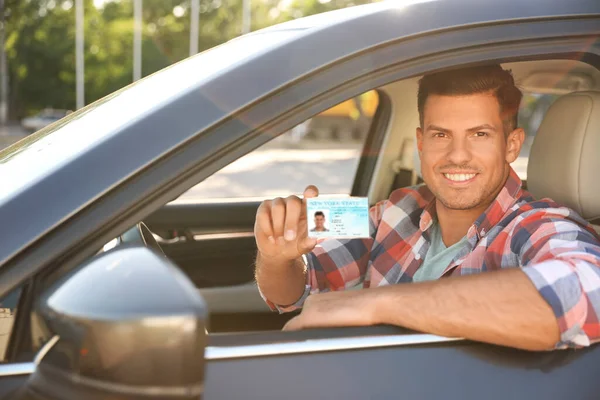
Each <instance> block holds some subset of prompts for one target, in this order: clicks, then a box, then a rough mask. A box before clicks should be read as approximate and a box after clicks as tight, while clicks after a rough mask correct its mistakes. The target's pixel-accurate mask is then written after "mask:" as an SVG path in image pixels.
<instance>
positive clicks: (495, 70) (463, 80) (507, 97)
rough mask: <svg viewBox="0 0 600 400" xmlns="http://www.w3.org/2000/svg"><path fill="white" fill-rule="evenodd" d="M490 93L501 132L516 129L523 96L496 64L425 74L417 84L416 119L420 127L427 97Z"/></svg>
mask: <svg viewBox="0 0 600 400" xmlns="http://www.w3.org/2000/svg"><path fill="white" fill-rule="evenodd" d="M479 93H490V94H492V95H494V96H495V97H496V99H498V103H499V104H500V115H501V117H502V122H503V124H504V132H505V134H507V135H508V133H510V132H512V131H513V130H514V129H515V128H516V127H517V119H518V115H519V105H520V104H521V98H522V97H523V94H522V93H521V91H520V90H519V88H518V87H517V86H516V85H515V80H514V79H513V76H512V73H511V72H510V71H507V70H504V69H502V67H501V66H500V65H499V64H495V65H486V66H480V67H469V68H461V69H455V70H451V71H442V72H436V73H433V74H429V75H425V76H424V77H423V78H421V80H420V81H419V94H418V96H417V101H418V109H419V120H420V123H421V127H423V121H424V115H423V114H424V111H425V102H426V101H427V98H428V97H429V96H430V95H433V94H437V95H442V96H461V95H470V94H479Z"/></svg>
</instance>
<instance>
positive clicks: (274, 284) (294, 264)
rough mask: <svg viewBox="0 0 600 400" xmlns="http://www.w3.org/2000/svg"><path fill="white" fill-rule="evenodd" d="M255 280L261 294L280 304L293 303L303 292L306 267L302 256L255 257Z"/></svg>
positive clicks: (259, 255)
mask: <svg viewBox="0 0 600 400" xmlns="http://www.w3.org/2000/svg"><path fill="white" fill-rule="evenodd" d="M255 274H256V282H257V284H258V287H259V288H260V290H261V292H262V294H263V295H264V296H265V297H266V298H267V299H269V300H270V301H272V302H273V303H275V304H277V305H281V306H287V305H291V304H294V303H295V302H296V301H298V299H300V297H301V296H302V293H304V287H305V282H306V267H305V265H304V262H303V261H302V258H298V259H296V260H292V261H289V260H281V259H277V258H268V257H263V256H262V255H261V254H260V252H259V253H258V255H257V257H256V271H255Z"/></svg>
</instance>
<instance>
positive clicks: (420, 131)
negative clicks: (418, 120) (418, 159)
mask: <svg viewBox="0 0 600 400" xmlns="http://www.w3.org/2000/svg"><path fill="white" fill-rule="evenodd" d="M417 149H418V150H419V155H421V152H422V151H423V129H421V127H417Z"/></svg>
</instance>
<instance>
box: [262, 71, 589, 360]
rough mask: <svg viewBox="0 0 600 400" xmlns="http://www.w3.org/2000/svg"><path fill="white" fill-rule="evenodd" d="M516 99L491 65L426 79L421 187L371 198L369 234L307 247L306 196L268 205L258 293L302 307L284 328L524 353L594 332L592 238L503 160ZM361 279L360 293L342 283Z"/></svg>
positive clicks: (516, 137)
mask: <svg viewBox="0 0 600 400" xmlns="http://www.w3.org/2000/svg"><path fill="white" fill-rule="evenodd" d="M521 97H522V95H521V92H520V91H519V89H518V88H517V87H516V86H515V83H514V80H513V78H512V75H511V74H510V72H509V71H505V70H503V69H502V68H501V67H500V66H499V65H495V66H485V67H474V68H467V69H462V70H454V71H447V72H439V73H435V74H431V75H428V76H426V77H424V78H423V79H422V80H421V81H420V83H419V93H418V111H419V116H420V127H419V128H417V132H416V135H417V144H418V150H419V156H420V159H421V170H422V175H423V179H424V181H425V184H426V186H419V187H415V188H406V189H400V190H396V191H394V192H393V193H392V194H391V195H390V197H389V199H387V200H385V201H383V202H380V203H378V204H377V205H375V206H374V207H372V209H371V210H370V218H371V238H369V239H365V240H362V239H361V240H356V239H355V240H325V241H323V242H322V243H321V244H320V246H316V244H317V243H316V241H315V239H312V238H309V237H307V228H306V211H305V210H306V208H305V203H304V202H303V200H301V199H299V198H298V197H295V196H290V197H288V198H286V199H285V200H284V199H281V198H277V199H274V200H270V201H265V202H263V204H262V205H261V206H260V208H259V210H258V212H257V216H256V225H255V235H256V241H257V245H258V249H259V253H258V256H257V263H256V279H257V282H258V285H259V288H260V290H261V293H262V295H263V297H265V299H267V302H268V303H269V305H270V306H271V307H272V308H274V309H275V308H277V309H279V310H281V311H289V310H293V309H296V308H298V307H303V310H302V312H301V314H300V315H298V316H297V317H295V318H293V319H292V320H290V322H288V324H287V325H286V328H285V329H290V330H295V329H303V328H311V327H329V326H362V325H373V324H394V325H399V326H404V327H407V328H410V329H414V330H418V331H423V332H429V333H433V334H438V335H442V336H449V337H464V338H468V339H472V340H477V341H482V342H487V343H494V344H499V345H505V346H511V347H517V348H522V349H529V350H548V349H553V348H565V347H578V346H586V345H589V344H590V343H593V342H595V341H598V340H599V339H600V324H599V322H598V321H599V318H600V289H598V288H600V242H599V238H598V236H597V235H596V234H595V233H594V231H593V230H592V229H591V227H590V226H589V225H587V223H586V222H585V221H584V220H583V219H582V218H581V217H579V216H578V215H576V214H575V212H574V211H572V210H569V209H567V208H565V207H562V206H561V205H559V204H556V203H554V202H553V201H551V200H548V199H544V200H539V201H536V200H534V199H533V198H532V197H531V195H530V194H529V193H527V192H526V191H524V190H523V189H522V187H521V181H520V180H519V178H518V177H517V175H516V174H515V172H514V171H513V170H512V169H511V167H510V163H511V162H513V161H514V160H515V159H516V158H517V156H518V155H519V151H520V150H521V146H522V144H523V140H524V132H523V130H522V129H520V128H518V127H517V126H516V122H517V111H518V108H519V104H520V101H521ZM317 195H318V190H317V188H316V187H314V186H309V187H308V188H307V189H306V191H305V192H304V197H305V198H308V197H314V196H317ZM304 258H305V259H306V265H305V262H304ZM483 272H484V273H483ZM441 278H443V279H441ZM360 282H363V287H364V288H369V289H368V290H358V291H356V290H351V291H341V290H342V289H345V288H350V287H353V286H355V285H357V284H358V283H360ZM401 283H412V284H410V285H406V284H401ZM317 293H319V294H317ZM309 294H310V296H309Z"/></svg>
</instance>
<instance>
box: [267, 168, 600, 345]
mask: <svg viewBox="0 0 600 400" xmlns="http://www.w3.org/2000/svg"><path fill="white" fill-rule="evenodd" d="M370 219H371V229H370V232H371V238H369V239H350V240H334V239H329V240H325V241H323V242H322V243H321V244H320V246H317V247H316V248H315V249H314V250H313V252H312V253H310V254H308V255H307V256H306V261H307V266H308V268H307V283H306V288H305V291H304V295H303V296H302V297H301V298H300V300H299V301H298V302H296V303H295V304H294V305H292V306H289V307H278V306H276V305H274V304H273V303H271V302H269V301H268V300H267V303H268V304H269V306H271V308H273V309H279V310H280V311H291V310H294V309H297V308H299V307H301V306H302V304H303V302H304V300H305V299H306V297H307V296H308V295H309V294H312V293H319V292H326V291H330V290H343V289H347V288H351V287H354V286H356V285H358V284H360V283H361V282H362V284H363V287H364V288H369V287H377V286H384V285H390V284H397V283H409V282H412V280H413V276H414V274H415V271H417V269H418V268H419V267H420V266H421V265H422V263H423V260H424V259H425V255H426V254H427V250H428V249H429V246H430V240H429V233H428V229H429V228H430V227H431V225H432V224H433V222H434V219H435V197H434V195H433V194H432V193H431V191H430V190H429V189H428V188H427V187H426V186H417V187H412V188H404V189H399V190H396V191H394V192H393V193H392V194H391V195H390V198H389V199H388V200H385V201H382V202H380V203H378V204H376V205H375V206H373V207H372V208H371V210H370ZM467 239H468V244H466V245H465V247H464V248H462V249H461V250H459V252H458V254H457V255H456V257H455V258H454V260H452V262H451V263H450V265H448V266H447V268H446V269H445V271H444V273H443V275H442V277H445V276H450V275H469V274H477V273H481V272H486V271H494V270H498V269H502V268H514V267H522V268H523V272H525V274H526V275H527V276H528V277H529V279H531V281H532V282H533V284H534V285H535V287H536V288H537V290H538V291H539V293H540V295H541V296H542V297H543V298H544V299H545V300H546V301H547V302H548V304H549V305H550V306H551V307H552V309H553V311H554V314H555V316H556V318H557V321H558V325H559V328H560V331H561V341H560V342H559V343H558V344H557V348H564V347H578V346H587V345H589V344H590V343H593V342H596V341H599V340H600V322H599V318H600V241H599V237H598V235H597V234H596V233H595V231H594V230H593V229H592V228H591V226H590V225H589V224H588V223H587V222H586V221H585V220H583V219H582V218H581V217H580V216H579V215H577V214H576V213H575V212H574V211H572V210H570V209H568V208H566V207H563V206H560V205H559V204H557V203H555V202H553V201H552V200H550V199H543V200H537V201H536V200H535V199H534V198H533V197H532V196H531V194H529V193H528V192H526V191H525V190H524V189H522V187H521V180H520V179H519V177H518V176H517V174H516V173H515V172H514V171H513V170H511V173H510V176H509V178H508V179H507V181H506V183H505V185H504V188H503V189H502V190H501V192H500V194H499V195H498V197H497V198H496V199H495V200H494V202H493V203H492V204H491V205H490V206H489V207H488V209H487V210H486V211H485V212H484V213H483V214H482V215H481V216H480V217H479V218H478V219H477V220H476V221H475V223H474V224H473V225H472V226H471V227H470V228H469V230H468V231H467ZM265 300H266V299H265Z"/></svg>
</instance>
